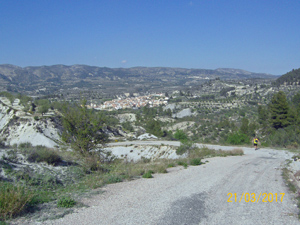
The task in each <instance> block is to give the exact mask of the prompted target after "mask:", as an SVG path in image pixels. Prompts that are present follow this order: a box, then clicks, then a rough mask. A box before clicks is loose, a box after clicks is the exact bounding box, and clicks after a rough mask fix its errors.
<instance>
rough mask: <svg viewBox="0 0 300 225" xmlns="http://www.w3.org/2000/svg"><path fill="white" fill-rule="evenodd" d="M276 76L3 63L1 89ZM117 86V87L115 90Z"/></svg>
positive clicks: (120, 88)
mask: <svg viewBox="0 0 300 225" xmlns="http://www.w3.org/2000/svg"><path fill="white" fill-rule="evenodd" d="M216 78H218V79H221V80H230V79H250V78H264V79H269V78H276V77H275V76H273V75H270V74H264V73H253V72H248V71H244V70H239V69H220V68H219V69H216V70H209V69H184V68H168V67H133V68H107V67H96V66H87V65H72V66H66V65H53V66H36V67H32V66H30V67H24V68H22V67H18V66H14V65H8V64H4V65H0V90H2V91H13V92H22V93H26V94H30V95H33V94H34V95H36V94H42V95H43V94H48V95H49V94H53V93H57V91H58V90H61V89H64V90H71V91H72V90H74V89H76V88H80V89H81V91H82V92H84V91H85V90H88V91H94V92H101V93H103V95H106V96H107V95H112V94H120V93H125V92H127V93H128V92H129V93H135V92H139V93H141V92H147V91H152V92H155V91H160V92H165V91H170V90H178V89H181V88H184V87H189V86H195V85H199V84H202V83H204V82H206V81H207V80H210V79H216ZM112 90H113V91H112Z"/></svg>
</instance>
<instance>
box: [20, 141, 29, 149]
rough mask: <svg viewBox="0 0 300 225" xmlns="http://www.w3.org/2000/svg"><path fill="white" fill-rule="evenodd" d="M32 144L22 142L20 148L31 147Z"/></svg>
mask: <svg viewBox="0 0 300 225" xmlns="http://www.w3.org/2000/svg"><path fill="white" fill-rule="evenodd" d="M31 147H32V144H31V143H30V142H25V143H20V144H19V148H31Z"/></svg>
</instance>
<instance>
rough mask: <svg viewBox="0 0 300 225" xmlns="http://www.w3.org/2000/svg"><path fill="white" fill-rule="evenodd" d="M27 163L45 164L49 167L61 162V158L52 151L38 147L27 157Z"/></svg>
mask: <svg viewBox="0 0 300 225" xmlns="http://www.w3.org/2000/svg"><path fill="white" fill-rule="evenodd" d="M27 160H28V161H29V162H46V163H48V164H49V165H57V164H59V163H60V162H62V159H61V157H60V156H59V155H58V154H57V153H56V152H55V151H54V150H52V149H48V148H46V147H42V146H40V147H38V148H36V149H34V150H33V151H32V152H31V153H30V154H29V155H28V157H27Z"/></svg>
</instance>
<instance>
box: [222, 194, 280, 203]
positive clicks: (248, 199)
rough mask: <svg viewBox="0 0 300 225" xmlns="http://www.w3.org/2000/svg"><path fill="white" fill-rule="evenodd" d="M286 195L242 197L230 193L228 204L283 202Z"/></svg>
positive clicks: (244, 195)
mask: <svg viewBox="0 0 300 225" xmlns="http://www.w3.org/2000/svg"><path fill="white" fill-rule="evenodd" d="M284 195H285V193H259V194H255V193H247V192H246V193H245V192H243V194H242V195H241V197H239V196H237V194H236V193H228V194H227V196H229V197H228V199H227V202H239V203H241V202H242V201H245V202H259V201H261V202H282V200H283V196H284Z"/></svg>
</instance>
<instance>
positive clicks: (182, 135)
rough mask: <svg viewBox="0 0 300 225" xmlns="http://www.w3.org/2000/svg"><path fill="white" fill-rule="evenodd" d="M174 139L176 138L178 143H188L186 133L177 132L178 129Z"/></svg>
mask: <svg viewBox="0 0 300 225" xmlns="http://www.w3.org/2000/svg"><path fill="white" fill-rule="evenodd" d="M174 138H176V139H177V140H179V141H180V142H186V141H188V136H187V135H186V133H185V132H184V131H183V130H179V129H177V130H176V132H175V134H174Z"/></svg>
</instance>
